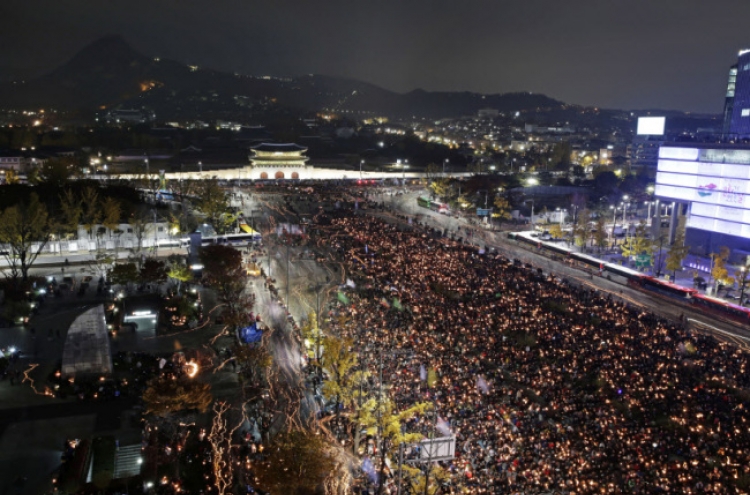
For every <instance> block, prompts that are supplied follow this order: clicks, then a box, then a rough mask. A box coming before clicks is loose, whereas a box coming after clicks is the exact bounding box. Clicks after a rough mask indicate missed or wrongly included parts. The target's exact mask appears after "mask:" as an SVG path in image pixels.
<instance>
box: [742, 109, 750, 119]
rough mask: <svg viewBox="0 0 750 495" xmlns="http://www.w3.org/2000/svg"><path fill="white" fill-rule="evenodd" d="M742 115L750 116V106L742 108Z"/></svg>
mask: <svg viewBox="0 0 750 495" xmlns="http://www.w3.org/2000/svg"><path fill="white" fill-rule="evenodd" d="M742 116H743V117H750V108H743V109H742Z"/></svg>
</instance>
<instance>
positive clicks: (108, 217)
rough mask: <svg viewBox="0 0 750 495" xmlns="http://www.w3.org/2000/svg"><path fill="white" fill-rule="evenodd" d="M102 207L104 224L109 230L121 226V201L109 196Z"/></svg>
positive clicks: (102, 203)
mask: <svg viewBox="0 0 750 495" xmlns="http://www.w3.org/2000/svg"><path fill="white" fill-rule="evenodd" d="M100 206H101V209H102V225H103V226H105V227H107V228H108V229H109V230H115V229H116V228H117V227H119V226H120V216H121V215H122V208H121V207H120V202H119V201H117V200H116V199H115V198H112V197H109V196H107V197H106V198H104V201H102V202H101V205H100Z"/></svg>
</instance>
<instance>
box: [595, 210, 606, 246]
mask: <svg viewBox="0 0 750 495" xmlns="http://www.w3.org/2000/svg"><path fill="white" fill-rule="evenodd" d="M594 243H595V244H596V247H598V248H599V251H601V249H602V248H603V247H607V220H606V219H605V218H604V215H603V214H599V216H597V217H596V222H595V223H594Z"/></svg>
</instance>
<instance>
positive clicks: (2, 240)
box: [0, 193, 50, 280]
mask: <svg viewBox="0 0 750 495" xmlns="http://www.w3.org/2000/svg"><path fill="white" fill-rule="evenodd" d="M49 231H50V221H49V215H48V214H47V208H46V207H45V206H44V204H43V203H41V202H40V201H39V196H37V195H36V193H31V196H30V197H29V201H28V202H23V203H20V204H18V205H16V206H11V207H8V208H6V209H5V210H3V212H2V214H1V215H0V244H5V245H7V247H8V249H7V251H3V253H6V254H4V255H3V256H5V259H6V260H7V261H8V266H9V267H10V272H11V278H13V279H17V278H18V276H19V275H20V276H21V279H22V280H27V279H28V277H29V269H30V268H31V266H32V265H33V264H34V262H35V261H36V259H37V257H38V256H39V254H40V253H41V252H42V250H43V249H44V246H46V245H47V242H49V239H50V234H49Z"/></svg>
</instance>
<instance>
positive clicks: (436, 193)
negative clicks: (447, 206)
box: [429, 179, 450, 201]
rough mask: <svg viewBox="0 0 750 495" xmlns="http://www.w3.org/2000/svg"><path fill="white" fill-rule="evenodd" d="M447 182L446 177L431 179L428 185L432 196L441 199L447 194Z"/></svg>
mask: <svg viewBox="0 0 750 495" xmlns="http://www.w3.org/2000/svg"><path fill="white" fill-rule="evenodd" d="M449 182H450V181H449V180H448V179H433V181H432V183H431V184H430V186H429V188H430V191H431V192H432V195H433V197H437V198H438V199H440V200H441V201H442V200H443V199H444V198H445V197H446V196H447V195H448V186H449Z"/></svg>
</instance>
